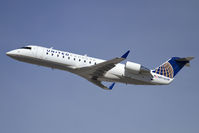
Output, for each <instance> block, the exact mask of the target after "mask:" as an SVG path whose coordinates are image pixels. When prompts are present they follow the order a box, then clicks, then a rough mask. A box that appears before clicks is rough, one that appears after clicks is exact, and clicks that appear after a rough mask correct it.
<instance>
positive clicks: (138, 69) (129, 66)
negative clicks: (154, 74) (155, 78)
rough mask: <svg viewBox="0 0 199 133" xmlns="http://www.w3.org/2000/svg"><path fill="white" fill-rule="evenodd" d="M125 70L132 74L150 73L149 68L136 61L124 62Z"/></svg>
mask: <svg viewBox="0 0 199 133" xmlns="http://www.w3.org/2000/svg"><path fill="white" fill-rule="evenodd" d="M125 70H126V71H128V72H130V73H133V74H139V73H150V70H149V69H148V68H146V67H143V66H142V65H140V64H138V63H134V62H130V61H127V62H126V65H125Z"/></svg>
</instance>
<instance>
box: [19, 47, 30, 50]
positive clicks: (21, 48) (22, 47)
mask: <svg viewBox="0 0 199 133" xmlns="http://www.w3.org/2000/svg"><path fill="white" fill-rule="evenodd" d="M21 49H29V50H31V47H21Z"/></svg>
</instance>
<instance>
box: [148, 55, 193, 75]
mask: <svg viewBox="0 0 199 133" xmlns="http://www.w3.org/2000/svg"><path fill="white" fill-rule="evenodd" d="M193 58H194V57H186V58H179V57H172V58H171V59H169V60H168V61H166V62H165V63H163V64H162V65H161V66H159V67H158V68H156V69H155V70H153V71H152V72H154V73H157V74H160V75H163V76H166V77H169V78H173V77H175V76H176V74H177V73H178V72H179V71H180V70H181V69H182V68H183V67H184V66H190V60H192V59H193Z"/></svg>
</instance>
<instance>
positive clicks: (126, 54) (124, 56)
mask: <svg viewBox="0 0 199 133" xmlns="http://www.w3.org/2000/svg"><path fill="white" fill-rule="evenodd" d="M129 52H130V50H128V51H127V52H126V53H125V54H124V55H122V56H121V58H124V59H126V57H127V56H128V55H129Z"/></svg>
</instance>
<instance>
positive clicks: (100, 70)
mask: <svg viewBox="0 0 199 133" xmlns="http://www.w3.org/2000/svg"><path fill="white" fill-rule="evenodd" d="M129 52H130V51H127V52H126V53H125V54H124V55H122V56H121V57H117V58H114V59H111V60H107V61H104V62H102V63H99V64H96V65H93V66H88V67H82V68H76V70H77V71H78V73H79V74H80V75H81V76H83V77H85V78H86V79H87V80H89V81H90V82H92V83H93V84H95V85H97V86H99V87H101V88H103V89H106V90H110V88H111V89H112V88H113V86H114V84H112V85H111V86H110V87H106V86H104V85H103V84H102V83H101V81H99V80H98V78H99V77H102V76H104V74H105V73H106V72H107V71H109V70H111V69H112V68H114V67H115V65H116V64H118V63H120V62H121V61H123V60H125V59H126V57H127V56H128V54H129Z"/></svg>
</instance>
